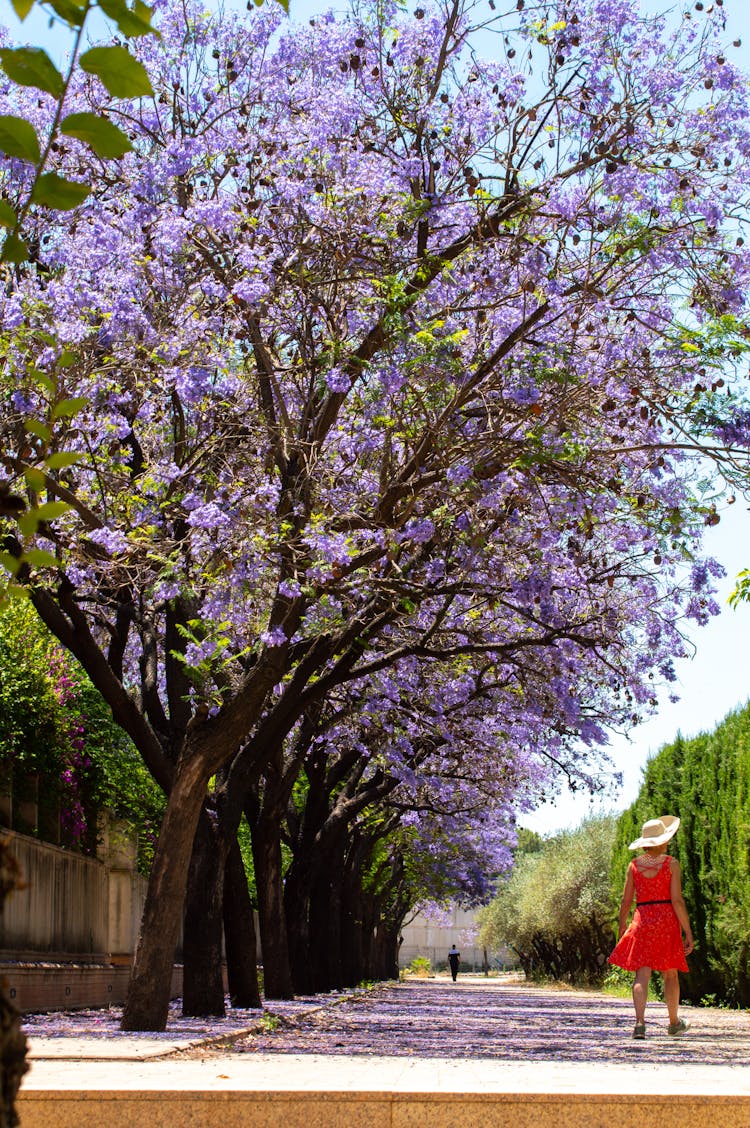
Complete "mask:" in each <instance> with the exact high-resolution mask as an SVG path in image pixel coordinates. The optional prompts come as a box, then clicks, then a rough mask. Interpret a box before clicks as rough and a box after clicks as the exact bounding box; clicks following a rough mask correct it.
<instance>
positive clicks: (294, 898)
mask: <svg viewBox="0 0 750 1128" xmlns="http://www.w3.org/2000/svg"><path fill="white" fill-rule="evenodd" d="M313 872H314V867H313V865H312V864H310V863H309V858H305V859H298V858H297V857H295V859H294V861H293V862H292V866H291V868H290V870H289V873H288V874H287V876H286V881H285V883H284V913H285V916H286V927H287V941H288V945H289V963H290V966H291V971H292V983H293V985H294V991H295V994H297V995H312V994H313V993H314V991H315V984H314V979H313V969H312V966H311V963H310V886H311V884H312V880H313Z"/></svg>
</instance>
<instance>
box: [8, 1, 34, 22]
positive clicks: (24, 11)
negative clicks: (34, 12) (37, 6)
mask: <svg viewBox="0 0 750 1128" xmlns="http://www.w3.org/2000/svg"><path fill="white" fill-rule="evenodd" d="M10 2H11V4H12V5H13V11H14V12H15V13H16V15H17V16H18V18H19V20H20V21H21V23H23V21H24V20H25V19H26V17H27V16H28V14H29V12H30V11H31V9H32V8H33V7H34V0H10Z"/></svg>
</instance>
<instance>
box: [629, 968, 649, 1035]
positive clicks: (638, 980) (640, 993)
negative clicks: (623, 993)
mask: <svg viewBox="0 0 750 1128" xmlns="http://www.w3.org/2000/svg"><path fill="white" fill-rule="evenodd" d="M650 979H651V968H650V967H639V968H638V970H637V972H636V973H635V982H634V983H633V1006H634V1007H635V1021H636V1023H637V1024H638V1025H641V1024H642V1023H644V1022H645V1021H646V1002H647V1001H648V984H649V980H650Z"/></svg>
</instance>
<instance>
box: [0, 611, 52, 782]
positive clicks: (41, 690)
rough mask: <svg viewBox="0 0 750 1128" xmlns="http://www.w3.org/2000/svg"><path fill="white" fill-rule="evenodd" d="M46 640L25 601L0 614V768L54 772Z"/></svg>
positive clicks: (50, 693) (50, 694)
mask: <svg viewBox="0 0 750 1128" xmlns="http://www.w3.org/2000/svg"><path fill="white" fill-rule="evenodd" d="M49 651H50V643H49V640H48V639H47V638H46V637H45V636H44V634H43V632H42V631H41V630H40V629H39V625H38V620H37V618H36V614H35V612H34V610H33V608H32V606H31V604H30V603H28V602H26V601H23V600H19V601H17V602H14V603H13V604H12V606H8V607H7V608H6V609H5V610H4V611H3V612H2V615H1V616H0V769H1V768H2V765H8V764H9V763H11V762H15V763H18V764H19V765H20V764H23V766H24V768H25V769H26V770H28V771H42V772H49V771H54V770H55V768H56V766H57V763H58V760H59V740H60V723H59V721H60V718H59V705H58V701H57V698H56V697H55V694H54V690H53V685H52V680H51V678H50V676H49Z"/></svg>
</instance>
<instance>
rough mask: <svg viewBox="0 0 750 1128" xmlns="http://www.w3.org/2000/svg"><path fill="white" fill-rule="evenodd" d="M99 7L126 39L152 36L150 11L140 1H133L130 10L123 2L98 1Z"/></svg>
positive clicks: (117, 0)
mask: <svg viewBox="0 0 750 1128" xmlns="http://www.w3.org/2000/svg"><path fill="white" fill-rule="evenodd" d="M99 7H100V8H101V10H102V11H103V12H104V14H105V15H107V16H109V18H110V19H111V20H114V21H115V23H116V24H117V27H118V28H119V30H120V31H121V32H122V34H123V35H124V36H126V37H127V38H131V37H135V36H138V35H153V34H154V29H153V28H152V27H151V9H150V8H149V6H148V4H143V3H142V2H141V0H135V3H134V4H133V7H132V8H129V7H128V5H127V4H126V3H125V0H99Z"/></svg>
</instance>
